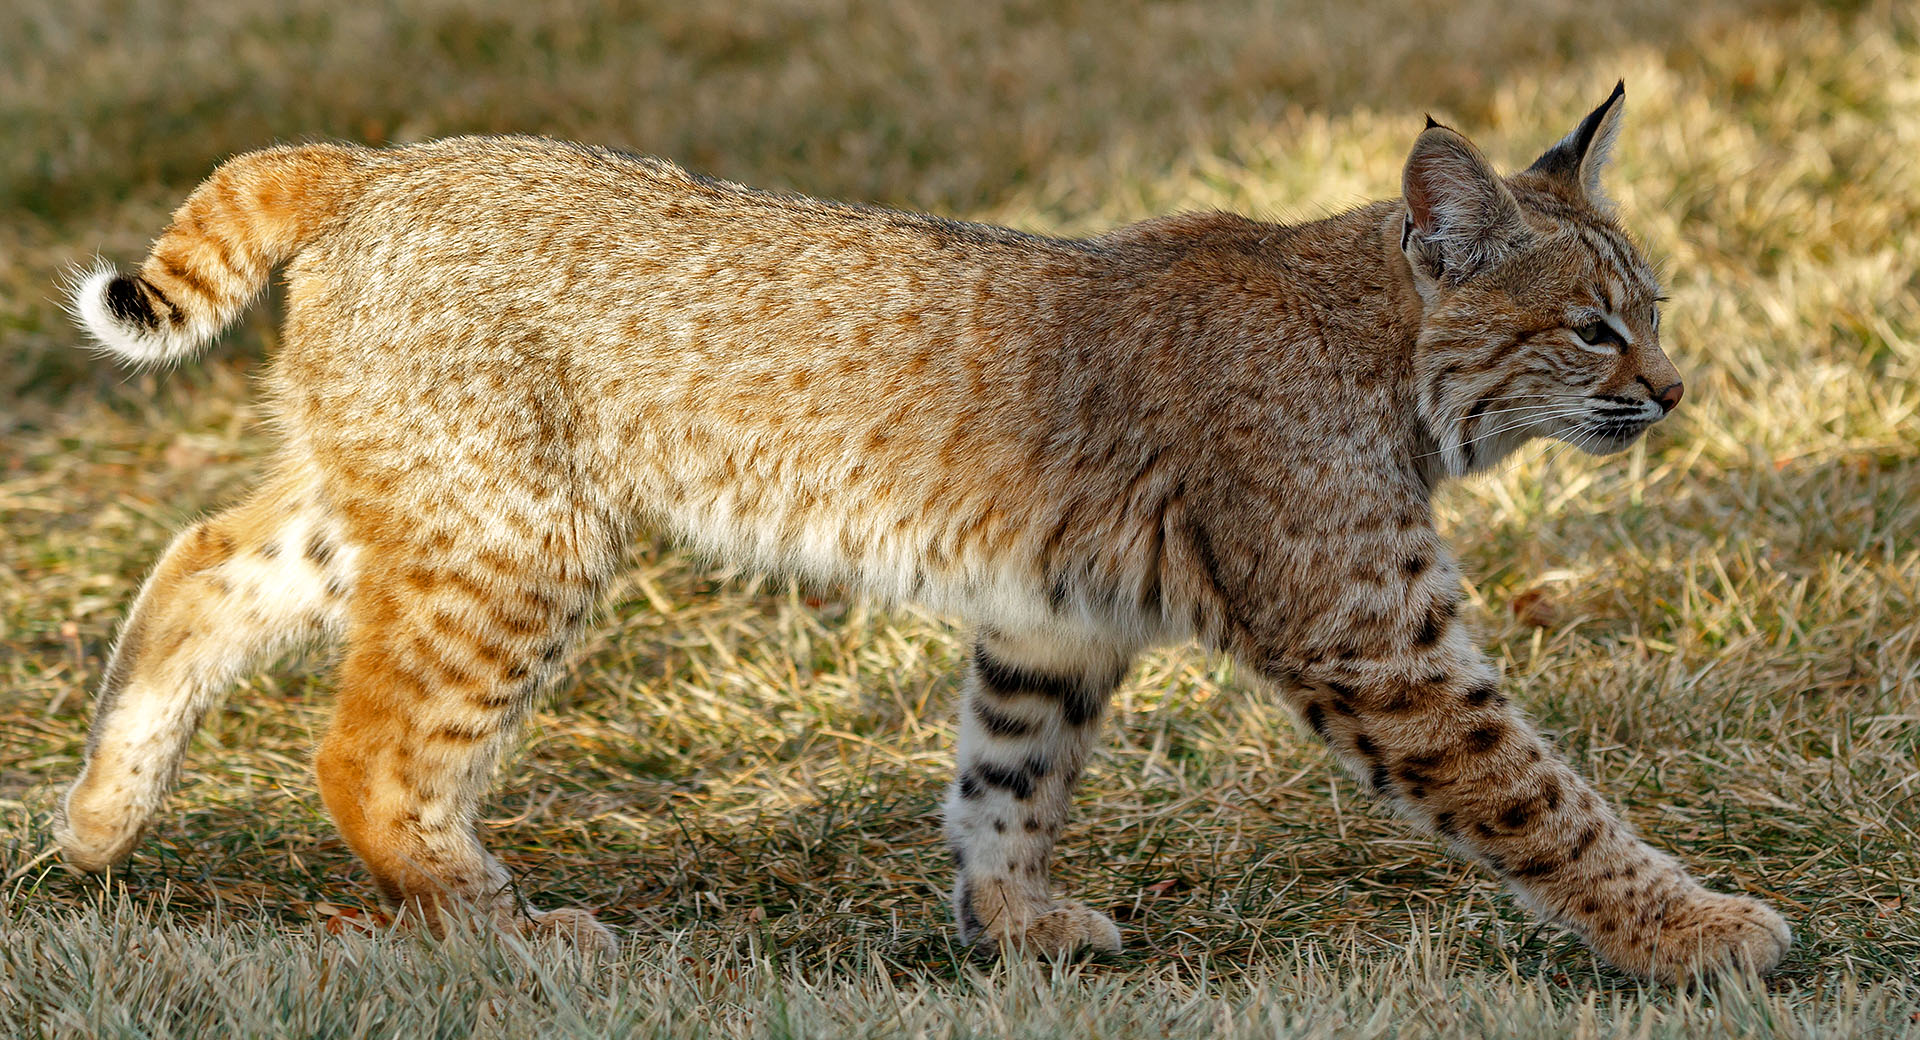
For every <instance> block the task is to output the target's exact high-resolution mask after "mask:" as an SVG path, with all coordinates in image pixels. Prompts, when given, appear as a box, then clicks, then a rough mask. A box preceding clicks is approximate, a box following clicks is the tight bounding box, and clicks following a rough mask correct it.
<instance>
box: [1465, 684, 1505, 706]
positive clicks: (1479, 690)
mask: <svg viewBox="0 0 1920 1040" xmlns="http://www.w3.org/2000/svg"><path fill="white" fill-rule="evenodd" d="M1496 698H1497V700H1496ZM1505 701H1506V698H1504V697H1501V696H1500V689H1499V687H1497V686H1495V685H1494V684H1493V683H1491V682H1482V683H1476V684H1475V685H1474V687H1473V688H1472V689H1470V690H1468V691H1467V695H1466V702H1467V704H1468V705H1470V706H1472V707H1475V708H1478V707H1482V706H1484V705H1486V704H1487V703H1488V702H1495V703H1504V702H1505Z"/></svg>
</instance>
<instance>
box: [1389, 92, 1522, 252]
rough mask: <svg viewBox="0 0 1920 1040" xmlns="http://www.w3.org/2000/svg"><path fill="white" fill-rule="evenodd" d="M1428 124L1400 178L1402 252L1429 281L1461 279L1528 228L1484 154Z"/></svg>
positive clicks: (1461, 138)
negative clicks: (1445, 277)
mask: <svg viewBox="0 0 1920 1040" xmlns="http://www.w3.org/2000/svg"><path fill="white" fill-rule="evenodd" d="M1428 122H1429V125H1428V127H1427V129H1426V130H1424V131H1422V132H1421V134H1420V137H1419V139H1418V140H1416V141H1414V143H1413V152H1412V153H1411V154H1410V155H1408V156H1407V167H1406V169H1405V171H1403V172H1402V173H1401V175H1400V185H1401V191H1402V194H1403V195H1404V196H1405V197H1406V201H1407V223H1406V230H1405V233H1404V234H1403V235H1402V236H1401V238H1402V241H1401V248H1403V249H1405V250H1406V251H1407V254H1408V257H1409V258H1410V259H1412V260H1413V261H1414V263H1415V265H1416V266H1417V267H1422V268H1424V269H1425V271H1424V273H1425V274H1427V275H1428V276H1429V277H1432V278H1436V279H1437V278H1439V277H1441V276H1442V275H1443V274H1447V273H1452V274H1453V275H1454V276H1455V277H1456V278H1458V277H1462V276H1464V275H1465V274H1466V273H1468V272H1470V271H1471V270H1472V269H1473V268H1476V267H1479V266H1481V265H1482V264H1485V263H1486V262H1488V261H1489V260H1492V259H1494V258H1496V257H1497V256H1498V255H1499V254H1501V253H1503V252H1505V251H1506V250H1507V249H1509V248H1511V247H1512V246H1513V245H1514V244H1516V243H1518V242H1519V241H1520V239H1521V238H1523V237H1524V236H1525V235H1526V233H1527V222H1526V219H1525V218H1524V217H1522V216H1521V214H1520V204H1519V203H1518V202H1516V201H1514V198H1513V193H1512V192H1510V191H1508V190H1507V186H1506V184H1505V183H1504V182H1503V181H1501V179H1500V176H1499V175H1498V174H1496V173H1494V172H1493V167H1492V166H1491V165H1489V164H1488V163H1487V160H1486V157H1485V156H1483V155H1481V154H1480V150H1479V149H1478V148H1475V147H1474V146H1473V144H1472V142H1470V141H1468V140H1467V139H1466V138H1464V137H1462V136H1460V135H1459V134H1458V133H1456V132H1454V131H1453V130H1450V129H1448V128H1447V127H1444V126H1441V125H1439V124H1437V123H1433V122H1432V121H1431V119H1429V121H1428Z"/></svg>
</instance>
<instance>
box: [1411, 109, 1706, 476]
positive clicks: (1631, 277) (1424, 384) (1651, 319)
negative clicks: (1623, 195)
mask: <svg viewBox="0 0 1920 1040" xmlns="http://www.w3.org/2000/svg"><path fill="white" fill-rule="evenodd" d="M1625 94H1626V91H1625V89H1624V87H1623V86H1616V87H1615V88H1614V90H1613V95H1612V96H1611V97H1609V98H1607V100H1606V102H1605V103H1604V104H1602V105H1601V106H1600V107H1599V108H1597V109H1594V111H1593V113H1592V114H1591V115H1589V116H1587V118H1585V119H1583V120H1581V122H1580V125H1579V126H1577V127H1575V128H1574V130H1573V132H1572V133H1570V134H1568V135H1567V136H1566V137H1564V138H1562V139H1561V140H1560V142H1559V143H1558V144H1556V145H1554V146H1553V147H1552V148H1549V149H1548V150H1547V152H1546V154H1545V155H1542V156H1541V157H1540V158H1539V159H1538V160H1536V161H1535V162H1534V164H1533V165H1532V166H1529V167H1528V168H1527V169H1526V170H1524V171H1522V172H1520V173H1516V174H1513V175H1512V176H1509V177H1504V178H1503V177H1501V176H1499V175H1498V174H1496V173H1495V172H1494V171H1493V168H1492V167H1491V166H1489V165H1488V163H1487V160H1486V158H1485V157H1483V156H1482V155H1481V154H1480V152H1479V150H1478V149H1476V148H1475V147H1474V146H1473V145H1472V144H1471V143H1469V142H1468V141H1467V139H1466V138H1464V137H1462V136H1460V135H1459V134H1457V133H1455V132H1454V131H1452V130H1450V129H1448V128H1446V127H1444V126H1440V125H1438V124H1436V123H1434V122H1433V121H1432V120H1428V125H1427V129H1426V131H1425V132H1423V133H1422V134H1421V135H1420V138H1419V140H1417V141H1415V142H1414V146H1413V153H1412V154H1411V155H1410V156H1409V157H1408V158H1407V166H1406V172H1405V174H1404V175H1403V188H1404V194H1405V198H1406V220H1405V224H1404V229H1403V231H1402V233H1401V248H1402V250H1403V251H1404V252H1405V253H1406V256H1407V260H1408V262H1409V263H1410V264H1411V265H1412V268H1413V279H1414V285H1415V286H1416V288H1417V289H1418V290H1419V293H1420V296H1421V299H1422V300H1423V301H1424V304H1425V307H1424V311H1425V313H1424V316H1423V318H1422V321H1421V328H1420V337H1419V342H1418V345H1417V346H1416V348H1415V352H1414V373H1415V379H1416V381H1417V391H1418V394H1419V397H1418V400H1419V408H1420V415H1421V418H1422V419H1423V420H1424V421H1425V423H1426V425H1427V430H1428V432H1429V434H1430V435H1431V436H1432V438H1433V443H1434V444H1435V446H1436V447H1435V451H1434V454H1435V456H1437V457H1438V458H1439V459H1440V460H1441V463H1442V466H1443V468H1444V469H1445V471H1446V472H1447V473H1449V474H1452V475H1455V476H1459V475H1463V474H1466V473H1470V472H1473V471H1475V470H1480V469H1484V468H1486V467H1487V466H1490V465H1492V464H1493V463H1494V462H1496V461H1498V460H1499V459H1500V458H1502V457H1503V456H1505V455H1506V454H1507V453H1509V452H1511V451H1512V450H1513V449H1515V448H1517V447H1519V446H1520V445H1521V444H1522V443H1524V442H1525V441H1527V440H1529V439H1530V438H1533V437H1555V438H1558V439H1560V440H1563V441H1566V442H1568V443H1571V444H1573V445H1576V446H1577V447H1579V448H1582V449H1584V450H1586V451H1588V452H1591V453H1593V454H1596V455H1602V454H1608V453H1611V452H1616V451H1619V450H1620V449H1622V448H1624V447H1626V446H1627V445H1628V444H1631V443H1632V442H1633V440H1634V438H1635V437H1638V436H1639V435H1640V434H1641V433H1642V432H1643V431H1645V430H1646V428H1647V427H1649V426H1651V425H1653V424H1654V423H1656V422H1659V421H1660V420H1661V419H1662V418H1665V417H1666V414H1667V413H1668V412H1670V411H1672V410H1673V407H1674V405H1676V404H1678V403H1679V402H1680V393H1681V389H1682V388H1681V384H1680V373H1679V371H1678V370H1677V369H1675V368H1674V367H1673V362H1671V361H1669V360H1667V355H1666V354H1665V353H1663V352H1661V350H1660V302H1661V300H1662V299H1663V297H1662V296H1661V295H1660V285H1659V283H1658V282H1657V281H1656V279H1655V277H1654V273H1653V270H1652V269H1651V268H1650V267H1649V266H1648V265H1647V262H1646V260H1645V259H1644V258H1642V257H1641V256H1640V252H1639V250H1638V249H1636V248H1635V247H1634V244H1633V242H1632V240H1631V239H1629V238H1628V237H1627V235H1626V233H1625V232H1623V231H1621V230H1620V227H1619V225H1617V224H1616V223H1614V220H1613V216H1612V214H1611V206H1610V205H1609V204H1608V202H1607V200H1606V198H1605V197H1604V196H1603V195H1602V194H1601V193H1600V170H1601V168H1602V167H1603V166H1604V165H1605V164H1606V161H1607V153H1608V152H1609V150H1610V149H1611V148H1612V146H1613V140H1614V135H1615V133H1616V132H1617V131H1618V130H1619V127H1620V112H1621V108H1622V106H1623V99H1624V97H1625Z"/></svg>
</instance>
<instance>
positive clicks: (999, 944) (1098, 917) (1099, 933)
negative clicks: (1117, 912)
mask: <svg viewBox="0 0 1920 1040" xmlns="http://www.w3.org/2000/svg"><path fill="white" fill-rule="evenodd" d="M962 938H967V939H969V940H970V941H971V942H972V943H973V948H974V950H975V951H976V952H978V953H979V954H981V955H982V956H988V957H991V956H1002V955H1008V954H1026V955H1028V956H1040V957H1058V956H1063V955H1065V954H1070V953H1077V952H1079V951H1080V950H1092V951H1094V952H1095V953H1119V952H1120V929H1119V927H1118V926H1117V925H1115V924H1114V923H1113V919H1112V918H1110V917H1108V916H1107V915H1106V914H1103V913H1101V912H1100V911H1098V910H1094V909H1092V908H1090V907H1088V906H1086V905H1085V904H1083V903H1056V904H1054V905H1053V907H1052V909H1049V910H1045V911H1042V912H1041V913H1039V914H1036V915H1034V916H1033V917H1031V918H1029V919H1028V920H1027V921H1026V923H1025V926H1024V927H1012V928H1010V927H1004V926H1003V927H998V928H987V929H985V930H983V931H980V932H979V933H977V934H975V935H972V936H963V937H962Z"/></svg>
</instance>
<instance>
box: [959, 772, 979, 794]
mask: <svg viewBox="0 0 1920 1040" xmlns="http://www.w3.org/2000/svg"><path fill="white" fill-rule="evenodd" d="M960 797H962V798H978V797H980V782H979V781H978V780H975V779H974V778H973V774H972V773H968V774H966V775H964V776H962V777H961V778H960Z"/></svg>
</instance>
